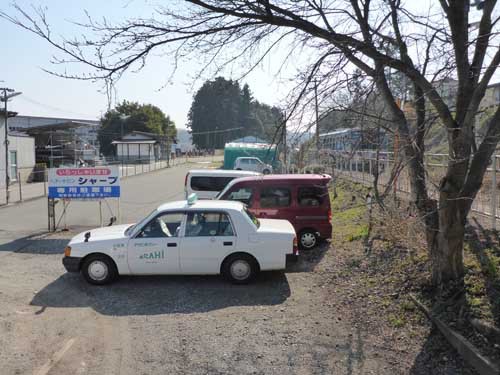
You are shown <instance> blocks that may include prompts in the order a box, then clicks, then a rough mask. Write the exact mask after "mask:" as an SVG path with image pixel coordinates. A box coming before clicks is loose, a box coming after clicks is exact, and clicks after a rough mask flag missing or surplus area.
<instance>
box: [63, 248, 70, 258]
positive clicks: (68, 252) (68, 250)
mask: <svg viewBox="0 0 500 375" xmlns="http://www.w3.org/2000/svg"><path fill="white" fill-rule="evenodd" d="M70 255H71V246H66V247H65V248H64V256H65V257H69V256H70Z"/></svg>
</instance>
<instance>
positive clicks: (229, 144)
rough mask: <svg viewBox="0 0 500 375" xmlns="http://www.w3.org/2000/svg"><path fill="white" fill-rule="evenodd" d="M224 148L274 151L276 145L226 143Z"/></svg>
mask: <svg viewBox="0 0 500 375" xmlns="http://www.w3.org/2000/svg"><path fill="white" fill-rule="evenodd" d="M224 147H225V148H254V149H266V148H267V149H274V148H276V145H271V144H269V143H234V142H230V143H226V144H225V145H224Z"/></svg>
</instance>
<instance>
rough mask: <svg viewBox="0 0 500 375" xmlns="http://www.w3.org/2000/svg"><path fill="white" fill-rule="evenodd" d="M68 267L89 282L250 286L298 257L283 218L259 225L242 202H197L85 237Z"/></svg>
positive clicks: (73, 247) (73, 244)
mask: <svg viewBox="0 0 500 375" xmlns="http://www.w3.org/2000/svg"><path fill="white" fill-rule="evenodd" d="M64 252H65V256H64V258H63V265H64V267H65V268H66V270H67V271H69V272H81V273H82V274H83V276H84V278H85V279H86V280H87V281H88V282H89V283H91V284H106V283H109V282H111V281H113V280H114V279H115V278H116V277H117V276H118V275H155V274H161V275H167V274H168V275H174V274H175V275H195V274H196V275H200V274H203V275H209V274H222V275H223V276H224V277H225V278H227V279H228V280H230V281H231V282H233V283H237V284H243V283H248V282H250V281H251V280H252V279H253V278H254V277H255V275H256V274H257V273H258V272H259V271H268V270H280V269H284V268H285V266H286V258H287V256H289V255H290V256H292V257H293V256H294V255H297V254H298V252H297V239H296V236H295V230H294V229H293V227H292V225H291V224H290V223H289V222H287V221H286V220H265V219H257V218H255V216H253V215H252V214H251V213H250V212H249V211H248V210H247V209H246V208H245V206H244V205H243V204H242V203H240V202H228V201H215V200H205V201H203V200H200V201H196V199H194V198H193V197H192V196H191V197H190V198H189V199H188V201H179V202H171V203H166V204H164V205H161V206H160V207H158V208H157V209H156V210H154V211H153V212H151V214H149V215H148V216H146V217H145V218H144V219H143V220H141V221H140V222H138V223H137V224H133V225H130V224H128V225H118V226H111V227H105V228H98V229H93V230H91V231H88V232H84V233H80V234H78V235H77V236H75V237H73V239H72V240H71V241H70V242H69V244H68V246H67V247H66V249H65V251H64Z"/></svg>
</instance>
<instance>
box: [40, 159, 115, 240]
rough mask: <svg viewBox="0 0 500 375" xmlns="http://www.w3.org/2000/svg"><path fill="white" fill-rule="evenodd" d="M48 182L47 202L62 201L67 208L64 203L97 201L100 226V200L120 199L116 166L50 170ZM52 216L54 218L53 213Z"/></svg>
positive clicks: (101, 221) (101, 222) (101, 219)
mask: <svg viewBox="0 0 500 375" xmlns="http://www.w3.org/2000/svg"><path fill="white" fill-rule="evenodd" d="M48 182H49V192H48V199H49V202H50V201H52V202H54V200H55V199H63V202H64V205H65V207H67V206H68V205H67V204H66V201H70V200H84V201H85V200H86V201H99V212H100V215H99V216H100V220H99V221H100V224H101V226H102V224H103V218H102V203H101V202H102V199H106V198H118V199H119V198H120V170H119V168H118V167H117V166H107V167H91V168H50V169H49V176H48ZM52 205H53V203H52ZM49 208H50V203H49ZM63 214H64V215H65V214H66V213H65V212H64V213H63ZM53 215H54V216H55V212H54V213H53ZM50 216H51V215H50V209H49V217H50ZM53 230H55V228H53Z"/></svg>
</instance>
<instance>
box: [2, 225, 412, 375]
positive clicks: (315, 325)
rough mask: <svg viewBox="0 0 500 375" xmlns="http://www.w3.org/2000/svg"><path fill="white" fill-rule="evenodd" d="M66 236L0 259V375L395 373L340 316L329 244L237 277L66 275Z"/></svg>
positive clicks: (394, 358)
mask: <svg viewBox="0 0 500 375" xmlns="http://www.w3.org/2000/svg"><path fill="white" fill-rule="evenodd" d="M71 235H72V233H57V234H54V235H51V236H45V237H40V238H32V239H31V242H30V244H29V245H27V246H25V247H24V248H23V249H21V250H19V251H18V252H15V253H8V252H4V253H3V255H2V258H1V259H2V262H1V263H0V348H1V349H0V363H1V364H2V370H0V373H2V374H36V375H46V374H51V375H53V374H389V373H390V374H399V373H401V374H402V373H406V372H405V369H406V368H407V367H406V366H401V364H400V358H399V356H400V353H398V352H397V351H393V350H392V348H388V349H386V348H384V346H383V345H382V344H381V343H378V342H377V341H376V340H375V341H373V339H372V338H371V335H369V334H367V333H366V332H363V330H362V329H360V327H359V326H355V325H353V324H352V323H351V322H350V321H348V319H344V316H343V314H344V312H343V311H342V308H341V309H340V310H339V308H338V307H335V306H337V305H338V304H336V303H334V301H335V299H336V296H335V294H334V291H333V286H332V279H331V271H332V269H333V268H334V267H335V253H334V251H333V250H332V249H331V248H329V246H328V245H325V246H323V247H321V248H320V249H317V250H315V251H314V252H313V253H310V254H308V255H307V256H305V257H304V259H303V260H302V261H300V262H299V263H298V264H295V265H293V266H292V267H290V268H289V269H288V270H287V272H284V273H283V272H271V273H263V274H261V275H260V277H259V278H258V280H257V281H256V282H255V283H254V284H252V285H247V286H235V285H231V284H228V283H226V282H225V281H223V280H222V278H220V277H216V276H214V277H167V276H165V277H135V278H132V277H123V278H121V279H120V280H119V281H117V282H116V283H114V284H112V285H109V286H105V287H95V286H90V285H87V284H86V283H85V282H84V281H83V280H82V279H81V277H80V276H79V275H74V274H67V273H65V272H64V269H63V267H62V265H61V256H62V255H61V249H62V248H63V247H64V244H65V242H66V241H67V239H66V238H68V237H69V236H71Z"/></svg>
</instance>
